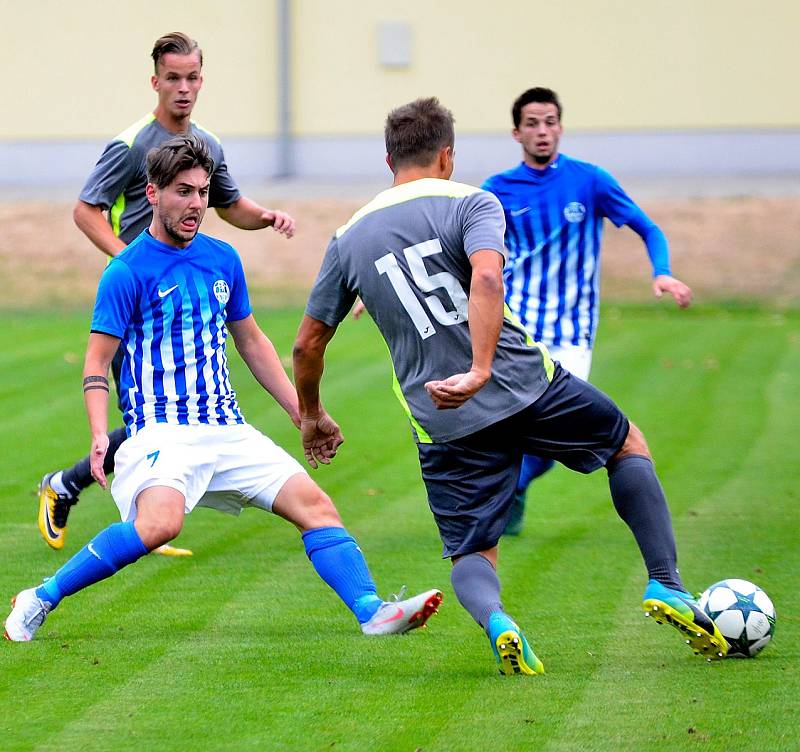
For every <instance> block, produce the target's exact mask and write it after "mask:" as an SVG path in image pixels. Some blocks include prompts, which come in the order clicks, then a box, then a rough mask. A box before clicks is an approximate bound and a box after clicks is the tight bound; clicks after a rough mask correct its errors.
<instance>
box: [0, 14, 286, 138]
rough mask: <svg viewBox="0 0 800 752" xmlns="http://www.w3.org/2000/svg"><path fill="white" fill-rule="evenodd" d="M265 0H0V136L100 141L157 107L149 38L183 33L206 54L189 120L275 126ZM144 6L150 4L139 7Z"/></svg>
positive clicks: (246, 129)
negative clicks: (202, 80)
mask: <svg viewBox="0 0 800 752" xmlns="http://www.w3.org/2000/svg"><path fill="white" fill-rule="evenodd" d="M274 6H275V3H274V1H273V0H247V2H242V1H240V0H229V1H228V2H220V0H191V2H188V3H187V2H176V1H175V0H160V1H157V2H154V1H153V0H144V1H143V2H125V0H121V1H120V0H117V1H116V2H115V1H114V0H102V1H101V0H73V1H72V2H64V1H63V0H28V1H27V2H19V1H18V0H0V71H2V73H3V77H2V102H3V104H2V118H0V139H70V138H101V139H107V138H109V137H110V136H112V135H114V134H116V133H118V132H119V131H121V130H122V129H123V128H124V127H125V126H126V125H128V124H130V123H132V122H133V121H135V120H136V119H138V118H139V117H141V115H142V114H144V113H145V112H148V111H149V110H152V109H153V107H154V106H155V93H154V92H153V91H152V89H151V88H150V76H151V74H152V70H153V67H152V60H151V58H150V51H151V50H152V48H153V42H154V41H155V40H156V39H157V38H158V37H159V36H161V35H162V34H165V33H167V32H170V31H176V30H177V31H185V32H186V33H188V34H190V35H191V36H193V37H194V38H195V39H197V40H198V41H199V42H200V46H201V47H202V49H203V53H204V55H205V69H204V78H205V84H204V86H205V88H204V90H203V91H202V92H201V94H200V99H199V100H198V105H197V107H196V108H195V118H196V119H197V120H198V121H199V122H201V123H203V124H204V125H207V127H208V128H211V129H212V130H213V131H216V132H221V133H230V134H238V135H263V134H268V133H271V132H273V131H274V127H275V114H274V113H275V106H274V101H273V96H274V91H275V84H274V81H275V76H276V74H275V70H276V56H275V53H274V43H273V40H272V35H273V32H274V30H273V24H274V16H275V13H274ZM148 8H150V9H151V10H150V12H149V13H147V12H145V11H146V9H148Z"/></svg>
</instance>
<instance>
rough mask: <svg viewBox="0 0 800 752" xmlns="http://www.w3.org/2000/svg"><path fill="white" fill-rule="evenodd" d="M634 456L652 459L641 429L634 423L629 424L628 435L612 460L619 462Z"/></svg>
mask: <svg viewBox="0 0 800 752" xmlns="http://www.w3.org/2000/svg"><path fill="white" fill-rule="evenodd" d="M634 454H635V455H639V456H640V457H647V458H649V459H652V456H651V455H650V449H649V448H648V446H647V441H646V439H645V438H644V434H643V433H642V431H641V429H640V428H639V427H638V426H637V425H636V424H635V423H630V425H629V428H628V435H627V436H626V437H625V443H624V444H623V445H622V447H621V448H620V450H619V451H618V452H617V453H616V454H615V455H614V459H615V460H619V459H622V458H623V457H627V456H630V455H634Z"/></svg>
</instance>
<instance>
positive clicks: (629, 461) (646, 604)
mask: <svg viewBox="0 0 800 752" xmlns="http://www.w3.org/2000/svg"><path fill="white" fill-rule="evenodd" d="M607 469H608V482H609V486H610V488H611V498H612V499H613V501H614V507H615V508H616V510H617V513H618V514H619V516H620V517H621V518H622V519H623V520H624V521H625V523H626V524H627V525H628V527H629V528H630V529H631V531H632V532H633V535H634V537H635V538H636V543H637V544H638V546H639V550H640V551H641V553H642V558H643V559H644V561H645V564H646V566H647V573H648V576H649V582H648V584H647V588H646V589H645V593H644V596H643V599H642V605H643V608H644V611H645V616H651V615H652V616H653V618H654V619H655V620H656V621H658V622H659V623H663V622H664V621H666V622H668V623H670V624H672V625H673V626H674V627H676V628H677V629H679V630H680V631H681V632H683V633H684V634H685V635H686V643H687V644H688V645H690V646H691V647H692V649H693V650H694V651H695V653H698V654H703V655H706V656H707V657H708V658H709V660H712V659H716V658H723V657H724V656H725V653H726V652H727V643H726V641H725V638H724V637H723V636H722V633H721V632H720V631H719V629H718V628H717V626H716V624H714V622H713V621H712V620H711V619H710V618H709V617H708V616H707V615H706V614H705V613H704V612H703V610H702V609H701V608H700V607H699V606H698V604H697V601H696V599H695V598H694V596H692V595H691V593H689V592H688V591H687V590H686V588H685V586H684V584H683V581H682V580H681V577H680V574H679V572H678V567H677V551H676V545H675V535H674V532H673V529H672V519H671V517H670V513H669V508H668V506H667V500H666V497H665V496H664V491H663V489H662V488H661V483H660V482H659V480H658V477H657V476H656V472H655V467H654V466H653V460H652V457H651V455H650V451H649V449H648V447H647V442H646V441H645V438H644V435H643V434H642V432H641V431H640V430H639V429H638V428H637V427H636V426H635V425H634V424H633V423H631V424H630V430H629V432H628V435H627V437H626V439H625V443H624V444H623V446H622V448H621V449H620V450H619V451H618V452H617V453H616V454H615V455H614V457H613V458H612V459H611V461H610V462H609V463H608V465H607Z"/></svg>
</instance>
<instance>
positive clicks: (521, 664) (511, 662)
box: [486, 611, 544, 676]
mask: <svg viewBox="0 0 800 752" xmlns="http://www.w3.org/2000/svg"><path fill="white" fill-rule="evenodd" d="M486 631H487V633H488V635H489V642H491V643H492V650H493V651H494V656H495V658H497V662H498V664H500V673H501V674H504V675H505V676H513V675H514V674H526V675H527V676H534V675H536V674H543V673H544V664H543V663H542V662H541V661H540V660H539V659H538V658H537V657H536V653H534V652H533V650H531V646H530V645H529V644H528V641H527V640H526V639H525V635H524V634H522V630H521V629H520V628H519V627H518V626H517V625H516V624H515V623H514V622H513V621H512V620H511V618H510V617H509V616H507V615H506V614H504V613H503V612H502V611H495V612H494V613H493V614H492V615H491V616H490V617H489V624H488V627H487V630H486Z"/></svg>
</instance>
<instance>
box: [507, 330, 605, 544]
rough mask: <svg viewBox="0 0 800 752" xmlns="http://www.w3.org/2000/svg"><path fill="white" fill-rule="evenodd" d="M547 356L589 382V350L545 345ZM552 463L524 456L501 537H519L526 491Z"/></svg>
mask: <svg viewBox="0 0 800 752" xmlns="http://www.w3.org/2000/svg"><path fill="white" fill-rule="evenodd" d="M548 351H549V352H550V357H551V358H552V359H553V360H554V361H558V362H559V363H560V364H561V367H562V368H566V369H567V370H568V371H569V372H570V373H571V374H572V375H573V376H577V377H578V378H579V379H583V380H584V381H588V380H589V372H590V370H591V368H592V351H591V349H589V348H587V347H579V346H575V345H558V346H553V345H548ZM554 464H555V463H554V461H553V460H552V459H548V458H546V457H537V456H536V455H532V454H526V455H525V456H524V457H523V459H522V469H521V470H520V473H519V480H518V481H517V488H516V491H515V492H514V503H513V504H512V505H511V515H510V516H509V518H508V524H507V525H506V529H505V530H504V531H503V535H519V534H520V533H521V532H522V527H523V522H524V518H525V506H526V504H527V496H528V489H529V487H530V485H531V484H532V483H533V481H535V480H536V479H537V478H540V477H541V476H542V475H544V474H545V473H547V472H549V471H550V470H551V469H552V467H553V465H554Z"/></svg>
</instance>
